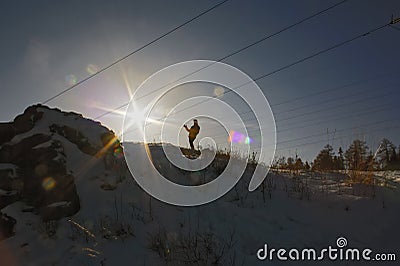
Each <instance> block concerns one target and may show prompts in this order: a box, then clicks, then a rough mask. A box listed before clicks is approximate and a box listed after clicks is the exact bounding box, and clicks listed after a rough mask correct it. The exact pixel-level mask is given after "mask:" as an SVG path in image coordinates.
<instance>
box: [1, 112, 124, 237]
mask: <svg viewBox="0 0 400 266" xmlns="http://www.w3.org/2000/svg"><path fill="white" fill-rule="evenodd" d="M54 117H57V118H54ZM46 119H49V120H46ZM57 119H58V120H59V121H58V120H57ZM64 119H65V120H64ZM77 120H79V121H77ZM39 121H42V122H41V123H40V125H39V124H38V122H39ZM51 121H53V122H51ZM54 121H57V122H54ZM75 125H77V128H74V126H75ZM82 125H83V126H82ZM79 126H80V127H79ZM35 127H39V128H35ZM78 128H80V129H78ZM33 129H35V130H34V131H33V132H32V134H29V133H28V134H27V132H29V131H31V130H33ZM82 130H83V131H84V130H91V131H90V132H91V135H90V136H91V137H92V138H93V137H94V136H96V130H98V131H99V133H98V135H97V136H98V139H89V138H88V136H87V135H85V132H82ZM93 131H94V134H93ZM21 134H24V135H21ZM56 135H58V136H61V137H63V138H64V139H65V141H67V142H70V143H73V144H75V145H76V146H77V148H78V149H79V150H80V151H81V152H83V153H85V154H87V155H91V156H96V157H97V158H104V164H105V166H106V168H107V169H108V168H112V167H115V165H116V163H115V161H118V162H120V161H121V160H114V158H116V156H120V155H121V154H122V147H121V144H120V142H119V141H118V139H117V138H116V136H115V134H114V132H112V131H110V130H108V129H106V128H104V127H103V126H101V125H100V123H98V122H94V121H91V120H86V119H84V118H83V117H82V115H80V114H76V113H73V112H69V113H67V112H61V111H60V110H59V109H50V108H49V107H46V106H42V105H35V106H31V107H29V108H27V109H26V110H25V111H24V113H23V114H21V115H18V116H17V117H16V118H15V119H14V121H13V122H9V123H0V165H3V167H0V210H2V209H3V208H4V207H6V206H8V205H9V204H12V203H14V202H16V201H23V202H24V203H25V204H26V205H28V206H30V207H29V208H28V209H29V211H31V212H33V213H35V214H37V215H40V217H41V218H42V220H43V221H49V220H57V219H60V218H62V217H67V216H71V215H74V214H75V213H77V212H78V211H79V209H80V200H79V195H78V193H77V190H76V185H75V178H74V176H73V175H72V174H71V173H69V172H68V171H67V168H66V161H67V160H68V157H67V155H66V154H65V152H64V146H63V143H64V140H62V141H61V140H60V138H59V137H55V136H56ZM119 159H121V158H119ZM9 165H10V166H12V167H10V168H7V166H9ZM117 166H118V167H119V165H117ZM13 167H14V168H13ZM16 222H18V221H16V220H15V219H14V218H12V217H10V216H8V215H7V214H5V213H2V214H1V219H0V235H1V236H0V238H1V237H3V238H4V237H9V236H11V235H13V232H14V231H13V228H14V225H15V223H16Z"/></svg>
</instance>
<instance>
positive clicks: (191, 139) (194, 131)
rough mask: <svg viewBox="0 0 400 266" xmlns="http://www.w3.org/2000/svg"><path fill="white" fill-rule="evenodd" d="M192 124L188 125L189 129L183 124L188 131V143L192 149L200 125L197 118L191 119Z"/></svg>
mask: <svg viewBox="0 0 400 266" xmlns="http://www.w3.org/2000/svg"><path fill="white" fill-rule="evenodd" d="M193 123H194V124H193V126H191V127H190V129H189V128H188V127H187V126H186V125H184V126H183V127H184V128H185V129H186V131H187V132H189V144H190V148H191V149H192V150H194V145H193V142H194V140H195V139H196V137H197V134H199V132H200V126H199V124H198V122H197V119H193Z"/></svg>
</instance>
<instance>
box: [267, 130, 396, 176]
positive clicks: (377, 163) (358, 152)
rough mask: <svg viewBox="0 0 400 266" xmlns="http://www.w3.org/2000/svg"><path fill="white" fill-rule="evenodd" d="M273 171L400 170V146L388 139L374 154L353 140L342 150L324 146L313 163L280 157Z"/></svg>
mask: <svg viewBox="0 0 400 266" xmlns="http://www.w3.org/2000/svg"><path fill="white" fill-rule="evenodd" d="M272 167H273V168H277V169H287V170H290V171H299V170H306V171H308V170H312V171H330V170H360V171H376V170H400V145H399V146H398V148H396V146H395V145H394V144H393V143H392V142H391V141H390V140H388V139H386V138H384V139H383V140H382V141H381V142H380V144H379V147H378V149H377V150H376V151H375V152H373V151H372V150H370V149H369V147H368V145H367V143H366V141H364V140H360V139H356V140H353V142H352V143H351V144H350V145H349V147H347V149H346V150H345V151H343V149H342V147H339V149H338V150H337V152H335V151H334V149H333V147H332V146H331V145H330V144H327V145H325V146H324V147H323V148H322V150H321V151H320V152H319V153H318V155H317V156H316V157H315V159H314V160H313V161H312V162H310V163H309V162H308V161H306V162H303V160H302V159H301V158H300V157H299V156H298V155H297V154H296V156H295V157H288V158H286V157H284V156H282V157H279V158H277V159H276V160H275V161H274V163H273V165H272Z"/></svg>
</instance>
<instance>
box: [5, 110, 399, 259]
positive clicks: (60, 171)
mask: <svg viewBox="0 0 400 266" xmlns="http://www.w3.org/2000/svg"><path fill="white" fill-rule="evenodd" d="M0 133H1V134H0V136H1V138H0V145H1V147H0V199H1V201H0V204H1V205H0V207H1V220H0V229H1V231H0V234H1V235H0V239H2V240H0V258H1V261H0V265H285V264H287V263H288V262H284V261H278V260H277V259H276V258H275V260H274V261H272V262H271V261H260V260H258V259H257V254H256V253H257V251H258V250H259V249H260V248H262V247H263V246H264V244H268V246H269V247H272V248H276V249H278V248H281V247H285V248H288V249H289V248H294V247H296V248H305V247H313V248H316V249H320V248H324V247H327V246H329V245H332V246H335V245H336V240H337V238H338V237H345V238H346V239H347V241H348V246H350V247H358V248H366V247H368V248H370V249H372V250H374V252H388V253H390V252H391V253H395V254H397V258H398V259H399V258H400V257H399V256H400V253H399V249H398V248H399V244H400V229H399V222H400V194H399V190H398V187H397V181H398V179H399V177H400V173H396V172H391V173H389V176H382V175H381V176H379V177H377V178H379V179H387V180H388V182H386V183H385V184H386V185H385V186H383V184H384V182H381V183H379V185H376V186H374V187H367V186H365V187H364V186H354V187H350V186H349V185H348V184H347V183H346V175H345V174H343V173H336V174H318V173H296V174H290V173H278V172H274V173H269V174H268V176H267V178H266V180H265V181H264V183H263V184H262V186H260V187H259V188H258V189H257V190H256V191H254V192H249V191H248V190H247V187H248V183H249V180H250V178H251V175H252V171H253V170H254V165H249V166H248V167H247V170H246V172H245V174H244V176H243V177H242V179H241V180H240V181H239V183H238V184H237V185H236V186H235V188H234V189H232V190H231V191H230V192H229V193H228V194H226V195H225V196H224V197H222V198H221V199H219V200H217V201H215V202H212V203H210V204H206V205H202V206H199V207H177V206H172V205H168V204H165V203H162V202H160V201H158V200H155V199H153V198H151V197H150V196H149V195H148V194H147V193H146V192H144V191H143V190H142V189H141V188H140V187H139V186H138V185H137V184H136V183H135V182H134V180H133V178H132V177H131V176H130V174H129V171H128V170H127V167H126V165H125V163H124V158H123V153H122V146H125V145H143V144H134V143H124V144H123V145H121V144H120V143H119V142H118V140H116V139H115V136H114V134H113V132H112V131H110V130H108V129H107V128H105V127H103V126H102V125H101V124H99V123H97V122H94V121H91V120H89V119H85V118H83V117H82V116H80V115H78V114H74V113H65V112H61V111H60V110H56V109H49V108H47V107H44V106H33V107H30V108H28V109H27V110H26V111H25V113H24V114H23V115H22V116H20V118H17V119H16V120H15V121H14V122H13V123H8V124H4V125H0ZM160 145H161V144H158V145H156V144H153V145H149V148H150V152H151V154H152V158H153V162H154V165H155V167H156V168H157V170H158V171H160V172H163V173H164V174H165V175H167V176H168V177H169V178H170V180H172V181H174V182H176V183H180V184H186V185H191V184H199V183H204V182H209V181H210V180H212V179H214V178H215V177H217V176H218V173H219V172H220V171H221V169H223V167H224V165H226V161H227V160H228V159H229V156H227V155H221V154H220V155H218V157H217V158H216V159H215V160H214V162H213V163H212V164H211V165H210V166H209V167H208V168H207V169H205V170H203V171H199V172H194V173H191V172H186V171H182V170H180V169H177V168H175V167H174V166H172V165H171V163H170V162H169V161H168V160H167V158H166V157H165V155H164V154H163V153H162V152H161V150H162V149H161V146H160ZM131 156H134V155H131ZM138 156H139V155H138ZM138 161H140V158H138ZM137 167H141V165H138V166H137ZM145 170H146V169H143V171H145ZM389 183H390V184H389ZM387 184H389V185H387ZM324 263H325V264H327V265H354V264H355V262H353V261H350V262H345V261H342V262H338V261H336V262H333V261H329V260H327V261H324ZM381 264H382V263H381ZM386 264H387V265H391V264H390V263H389V262H385V263H384V265H386ZM296 265H307V263H306V262H304V261H303V262H300V263H297V264H296ZM368 265H374V263H373V262H369V263H368ZM393 265H396V264H393Z"/></svg>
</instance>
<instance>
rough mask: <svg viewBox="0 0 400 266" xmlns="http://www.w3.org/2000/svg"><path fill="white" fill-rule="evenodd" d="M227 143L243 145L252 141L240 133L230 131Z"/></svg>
mask: <svg viewBox="0 0 400 266" xmlns="http://www.w3.org/2000/svg"><path fill="white" fill-rule="evenodd" d="M228 141H229V142H230V143H244V144H250V143H252V142H253V140H252V139H251V138H250V137H248V136H245V135H243V134H242V133H240V132H236V131H234V130H231V131H230V132H229V137H228Z"/></svg>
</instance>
